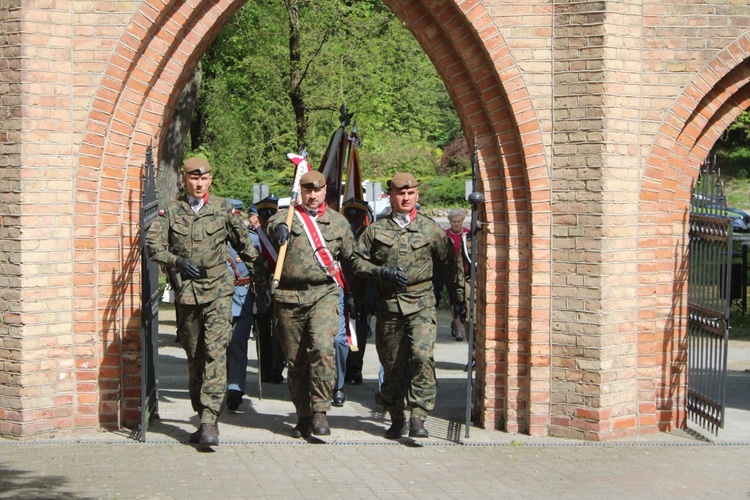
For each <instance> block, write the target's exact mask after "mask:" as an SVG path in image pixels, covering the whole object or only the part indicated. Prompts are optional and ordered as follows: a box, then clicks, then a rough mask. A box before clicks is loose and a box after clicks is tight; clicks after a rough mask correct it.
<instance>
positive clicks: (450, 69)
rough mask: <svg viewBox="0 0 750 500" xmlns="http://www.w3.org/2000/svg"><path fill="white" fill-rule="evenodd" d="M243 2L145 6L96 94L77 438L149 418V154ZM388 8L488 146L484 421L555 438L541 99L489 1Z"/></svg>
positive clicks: (80, 227)
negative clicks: (145, 366)
mask: <svg viewBox="0 0 750 500" xmlns="http://www.w3.org/2000/svg"><path fill="white" fill-rule="evenodd" d="M244 2H245V0H234V1H232V0H224V1H208V0H203V1H200V2H194V3H187V2H169V3H167V4H165V3H163V2H158V1H155V0H148V1H145V2H143V3H142V4H141V5H140V7H139V8H138V11H137V12H136V13H135V14H134V16H133V18H132V20H131V21H130V23H129V24H128V26H127V28H126V29H125V32H124V34H123V35H122V37H121V38H120V40H119V43H118V44H117V47H116V49H115V50H114V53H113V56H112V58H111V59H110V61H109V63H108V65H107V67H106V70H105V73H104V76H103V78H102V81H101V83H100V85H99V87H98V89H97V91H96V94H95V97H94V99H93V105H92V108H91V110H90V112H89V114H88V117H87V119H86V122H85V132H84V134H83V141H82V145H81V148H80V156H79V161H78V167H77V173H76V178H75V184H76V185H75V192H76V199H75V209H74V210H75V233H74V242H75V250H74V252H75V262H76V269H75V271H76V284H75V288H74V296H75V303H76V311H75V329H76V332H75V333H76V334H75V338H76V355H77V357H76V362H77V366H76V370H75V372H76V373H75V376H76V379H77V380H78V381H79V384H78V400H77V401H75V402H74V413H75V415H76V425H77V426H79V427H84V428H85V427H97V426H99V425H102V426H116V425H118V424H120V423H123V422H125V423H127V422H135V421H137V420H138V418H139V414H138V406H139V404H140V400H139V398H140V365H139V353H140V350H139V345H140V344H139V329H140V316H139V315H140V311H139V307H140V303H139V301H140V295H139V286H138V283H139V282H140V276H139V272H140V268H139V262H140V255H139V252H138V250H137V234H138V227H137V224H138V210H139V202H140V182H141V180H140V176H141V166H142V163H143V160H144V155H145V150H146V148H147V146H148V144H150V143H152V142H153V144H154V145H155V146H157V147H158V144H159V141H160V138H161V137H162V136H163V133H164V131H165V129H166V127H165V121H166V120H167V117H169V116H171V110H172V109H173V107H174V105H175V102H176V99H177V96H178V95H179V93H180V91H181V89H182V87H183V86H184V84H185V82H186V80H187V78H188V76H189V75H190V74H191V72H192V70H193V69H194V67H195V65H196V64H197V62H198V61H199V60H200V58H201V57H202V56H203V54H204V53H205V51H206V50H207V48H208V46H209V45H210V43H211V41H212V40H213V39H214V37H215V36H216V34H217V33H218V32H219V31H220V30H221V28H222V27H223V26H224V25H225V24H226V23H227V22H228V20H229V19H230V18H231V16H232V15H233V14H234V13H235V12H236V11H237V10H238V9H239V8H240V7H241V6H242V5H243V4H244ZM386 3H387V4H389V6H390V7H391V8H392V9H393V11H394V12H395V14H396V15H397V16H398V17H399V18H400V19H401V20H402V21H403V22H404V23H405V25H406V26H407V27H408V28H409V29H410V30H411V31H412V33H414V34H415V36H416V37H417V39H418V40H419V42H420V43H421V44H422V47H423V48H424V49H425V51H426V52H427V54H428V55H429V57H430V58H431V60H432V61H433V63H434V64H435V66H436V68H437V69H438V71H439V72H440V74H441V75H442V77H443V79H444V81H445V84H446V87H447V89H448V92H449V93H450V95H451V97H452V99H453V102H454V104H455V106H456V109H457V111H458V113H459V116H460V118H461V122H462V125H463V128H464V132H465V134H466V136H467V138H469V139H470V140H471V139H472V138H473V137H477V138H478V142H479V144H480V164H481V181H482V188H483V191H484V194H485V199H486V200H487V202H486V204H485V208H484V210H483V213H482V218H484V219H485V220H486V221H487V222H489V224H488V225H487V226H485V229H484V230H483V234H482V238H481V240H480V247H479V248H480V249H481V250H480V255H481V257H482V258H483V259H484V260H485V262H486V266H484V267H483V268H482V270H481V272H480V279H481V280H482V281H483V283H485V284H486V286H485V287H482V290H481V293H480V294H479V296H478V304H479V306H478V307H479V312H480V314H478V319H479V325H478V331H479V335H478V339H477V340H478V345H479V347H478V349H479V350H478V355H477V357H478V374H477V381H478V383H477V387H478V391H479V406H480V407H479V410H480V412H479V413H480V420H481V424H483V425H484V426H486V427H491V428H505V429H507V430H509V431H514V432H529V433H531V434H535V435H543V434H547V432H548V425H549V411H548V404H549V390H548V384H547V382H548V378H549V354H550V353H549V333H548V332H549V302H550V292H549V285H550V283H549V269H550V263H549V251H550V250H549V249H550V239H551V233H550V230H549V228H550V226H551V216H550V213H551V209H550V180H549V179H550V173H549V168H548V165H547V163H546V160H545V156H544V154H543V147H542V134H541V132H540V130H539V129H538V121H537V119H536V115H535V112H534V110H533V107H532V103H531V99H530V98H529V95H528V93H527V91H526V90H525V87H524V84H523V81H522V78H521V75H520V72H519V71H518V69H517V67H516V65H515V62H514V61H513V59H512V58H511V57H510V50H509V49H508V47H507V46H506V44H505V41H504V40H503V37H502V36H501V34H500V32H499V30H498V29H497V26H496V25H495V24H494V22H493V21H492V19H491V17H490V14H489V13H488V11H487V10H486V9H485V7H484V6H482V5H481V4H476V3H473V2H461V3H457V4H453V3H451V2H446V3H445V4H444V5H443V6H442V8H441V9H436V8H435V7H434V6H431V7H430V9H428V8H427V7H425V4H424V3H422V2H420V1H418V0H414V1H411V2H395V1H392V2H386ZM532 227H533V228H534V230H532ZM540 228H541V229H540ZM545 228H546V229H545ZM532 277H533V279H532ZM532 297H533V303H532ZM532 332H535V333H532ZM536 332H538V333H536ZM532 346H534V349H533V351H532ZM532 352H533V356H532ZM80 381H88V382H87V383H86V384H83V383H81V382H80ZM121 396H122V398H121ZM532 401H533V403H532Z"/></svg>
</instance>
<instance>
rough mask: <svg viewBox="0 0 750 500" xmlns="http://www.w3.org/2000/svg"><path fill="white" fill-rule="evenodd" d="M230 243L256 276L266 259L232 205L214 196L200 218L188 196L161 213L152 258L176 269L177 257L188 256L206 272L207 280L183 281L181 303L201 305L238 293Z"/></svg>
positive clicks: (150, 238) (152, 233)
mask: <svg viewBox="0 0 750 500" xmlns="http://www.w3.org/2000/svg"><path fill="white" fill-rule="evenodd" d="M227 242H229V243H231V244H232V247H234V249H235V250H236V251H237V254H238V255H239V256H240V258H241V259H242V261H243V262H245V263H247V264H248V269H249V270H250V273H251V275H254V273H255V270H256V269H258V266H259V265H260V260H261V259H260V258H259V256H258V252H257V251H256V250H255V247H254V246H253V244H252V242H251V241H250V236H249V235H248V232H247V229H245V228H244V226H243V225H242V221H240V219H239V217H237V216H235V215H234V210H233V208H232V205H231V204H229V202H227V201H226V200H224V199H223V198H218V197H216V196H209V197H208V200H207V201H206V204H205V205H203V207H201V209H200V210H199V211H198V214H195V213H194V212H193V209H192V208H190V205H189V204H188V202H187V198H186V197H185V196H182V197H180V198H179V199H177V200H174V201H172V202H170V203H169V204H167V206H166V207H164V208H163V209H162V210H159V216H158V217H157V218H156V220H155V221H154V222H153V224H151V228H150V229H149V231H148V234H147V235H146V250H147V251H148V256H149V258H150V259H151V260H153V261H154V262H156V263H158V264H161V265H163V266H166V267H168V268H174V267H176V266H175V263H176V262H177V259H178V258H180V257H183V258H185V259H189V260H191V261H192V262H193V263H194V264H195V265H196V266H198V267H199V268H201V269H205V270H206V274H207V277H205V278H199V279H194V280H191V279H178V288H177V290H176V302H177V303H178V304H185V305H195V304H205V303H208V302H211V301H213V300H216V299H218V298H219V297H223V296H226V295H232V294H233V293H234V275H233V274H232V272H231V271H230V270H229V269H228V268H227V259H229V251H228V250H227V245H226V243H227ZM178 276H179V274H178Z"/></svg>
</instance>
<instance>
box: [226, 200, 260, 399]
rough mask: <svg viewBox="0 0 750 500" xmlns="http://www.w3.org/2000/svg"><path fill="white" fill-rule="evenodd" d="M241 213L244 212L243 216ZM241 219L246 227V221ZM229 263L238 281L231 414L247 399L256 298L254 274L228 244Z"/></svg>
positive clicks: (230, 350)
mask: <svg viewBox="0 0 750 500" xmlns="http://www.w3.org/2000/svg"><path fill="white" fill-rule="evenodd" d="M227 201H229V202H230V203H231V204H232V206H233V207H234V209H235V210H236V211H241V210H242V207H243V204H242V202H241V201H240V200H233V199H229V198H228V199H227ZM240 213H241V212H240ZM238 217H240V221H242V222H243V223H244V222H245V219H244V218H243V217H241V216H240V215H238ZM250 240H251V241H252V242H253V246H254V247H255V250H256V251H257V252H260V244H259V242H258V236H257V235H256V234H255V233H250ZM227 250H228V251H229V259H228V260H227V267H228V268H229V272H230V274H231V275H232V276H233V277H234V295H232V338H231V340H230V341H229V346H228V347H227V410H229V411H237V410H238V409H239V407H240V405H241V404H242V396H244V395H245V388H246V381H247V347H248V341H249V340H250V331H251V329H252V326H253V304H254V302H255V295H254V290H253V283H252V282H251V279H250V271H249V270H248V268H247V266H246V265H245V263H244V262H242V258H241V257H240V256H239V255H237V252H236V251H235V249H234V247H232V244H231V243H229V242H227Z"/></svg>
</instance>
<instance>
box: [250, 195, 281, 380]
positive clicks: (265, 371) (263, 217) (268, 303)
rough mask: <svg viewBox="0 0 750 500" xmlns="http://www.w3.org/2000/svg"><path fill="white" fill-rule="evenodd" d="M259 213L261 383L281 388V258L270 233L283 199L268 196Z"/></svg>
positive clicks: (257, 314) (257, 302)
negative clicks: (276, 275)
mask: <svg viewBox="0 0 750 500" xmlns="http://www.w3.org/2000/svg"><path fill="white" fill-rule="evenodd" d="M255 206H256V208H257V209H258V224H259V225H258V226H257V227H255V229H254V230H252V231H253V232H254V233H255V234H256V235H257V237H258V239H259V241H260V251H261V255H263V259H264V264H263V273H262V274H261V277H260V278H259V279H258V281H257V283H256V290H257V294H258V295H257V298H256V300H255V324H256V327H257V332H258V339H257V341H258V343H259V344H258V352H259V358H260V367H259V371H260V380H261V382H264V383H268V382H272V383H274V384H281V383H283V382H284V375H283V372H284V366H285V365H286V359H285V358H284V351H283V350H282V348H281V340H280V335H279V333H278V332H276V331H274V324H273V301H272V300H271V289H270V284H271V278H272V276H273V271H274V270H275V269H276V260H277V258H278V256H277V254H276V249H275V248H274V246H273V244H272V243H271V240H270V239H269V237H268V234H267V233H266V230H267V229H268V221H269V219H270V218H271V217H272V216H273V215H275V214H276V212H277V211H278V207H279V199H278V198H277V197H276V196H275V195H270V196H267V197H266V198H263V199H262V200H260V201H259V202H258V203H257V204H256V205H255Z"/></svg>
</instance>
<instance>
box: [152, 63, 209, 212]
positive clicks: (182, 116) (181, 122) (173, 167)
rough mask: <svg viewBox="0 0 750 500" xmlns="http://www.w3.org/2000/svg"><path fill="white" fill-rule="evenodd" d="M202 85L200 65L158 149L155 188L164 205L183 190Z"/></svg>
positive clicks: (179, 102) (183, 93)
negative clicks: (184, 159)
mask: <svg viewBox="0 0 750 500" xmlns="http://www.w3.org/2000/svg"><path fill="white" fill-rule="evenodd" d="M200 86H201V67H200V64H198V66H197V67H196V68H195V71H194V72H193V76H192V77H191V78H190V81H188V83H187V85H185V88H184V89H183V90H182V94H180V99H179V101H178V102H177V106H176V107H175V110H174V114H173V115H172V120H171V121H170V123H169V129H168V130H167V135H166V137H165V139H164V144H162V145H161V147H160V148H159V168H158V171H157V176H156V189H157V191H158V193H159V201H160V202H161V204H162V205H163V204H164V203H167V202H169V201H171V200H174V199H175V198H177V196H179V193H180V189H181V188H182V175H181V172H180V169H181V168H182V156H183V154H184V152H185V140H186V138H187V134H188V131H189V130H190V128H191V124H192V123H193V114H194V112H195V107H196V104H197V103H198V90H199V89H200Z"/></svg>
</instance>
